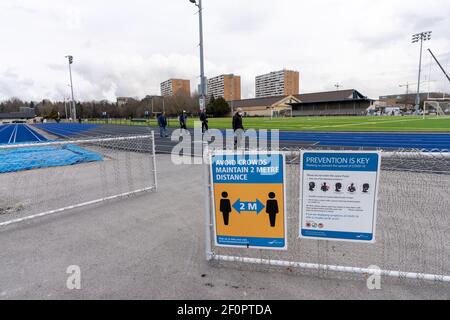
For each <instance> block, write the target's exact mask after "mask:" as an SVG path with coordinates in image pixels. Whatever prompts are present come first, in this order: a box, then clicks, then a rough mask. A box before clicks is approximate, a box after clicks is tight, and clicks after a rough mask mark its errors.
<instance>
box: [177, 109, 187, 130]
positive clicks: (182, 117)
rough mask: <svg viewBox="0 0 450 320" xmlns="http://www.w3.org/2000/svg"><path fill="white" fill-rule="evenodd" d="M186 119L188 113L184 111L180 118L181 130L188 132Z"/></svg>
mask: <svg viewBox="0 0 450 320" xmlns="http://www.w3.org/2000/svg"><path fill="white" fill-rule="evenodd" d="M186 119H187V116H186V111H185V110H183V112H182V113H181V114H180V118H179V120H180V129H184V130H187V127H186Z"/></svg>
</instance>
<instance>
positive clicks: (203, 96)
mask: <svg viewBox="0 0 450 320" xmlns="http://www.w3.org/2000/svg"><path fill="white" fill-rule="evenodd" d="M189 1H190V2H192V3H193V4H195V5H196V6H197V7H198V20H199V34H200V111H203V110H204V109H205V106H206V94H205V92H206V83H205V82H206V81H205V61H204V55H203V12H202V11H203V8H202V0H198V2H197V0H189Z"/></svg>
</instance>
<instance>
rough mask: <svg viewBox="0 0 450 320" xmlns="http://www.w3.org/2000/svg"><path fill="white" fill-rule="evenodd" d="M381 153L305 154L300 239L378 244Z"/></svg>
mask: <svg viewBox="0 0 450 320" xmlns="http://www.w3.org/2000/svg"><path fill="white" fill-rule="evenodd" d="M380 163H381V154H380V152H377V151H374V152H359V151H336V152H335V151H302V152H301V162H300V166H301V170H300V237H302V238H309V239H324V240H335V241H357V242H366V243H367V242H369V243H370V242H375V226H376V212H377V194H378V181H379V175H380V174H379V173H380Z"/></svg>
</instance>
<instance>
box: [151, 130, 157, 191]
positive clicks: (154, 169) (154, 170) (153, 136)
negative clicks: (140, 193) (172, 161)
mask: <svg viewBox="0 0 450 320" xmlns="http://www.w3.org/2000/svg"><path fill="white" fill-rule="evenodd" d="M155 150H156V148H155V131H154V130H152V152H153V177H154V179H155V191H157V190H158V177H157V174H156V151H155Z"/></svg>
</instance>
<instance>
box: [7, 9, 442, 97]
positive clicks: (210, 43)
mask: <svg viewBox="0 0 450 320" xmlns="http://www.w3.org/2000/svg"><path fill="white" fill-rule="evenodd" d="M203 5H204V32H205V58H206V76H207V77H212V76H216V75H219V74H223V73H235V74H238V75H241V76H242V96H243V98H251V97H253V96H254V77H255V76H256V75H258V74H263V73H267V72H270V71H276V70H281V69H283V68H287V69H294V70H298V71H299V72H300V77H301V78H300V86H301V88H300V90H301V92H315V91H326V90H334V84H336V83H340V84H341V85H342V86H343V88H355V89H358V90H360V91H361V92H362V93H363V94H365V95H368V96H370V97H372V98H377V97H378V96H379V95H384V94H392V93H398V92H404V91H405V88H399V84H402V83H406V82H408V81H409V82H417V68H418V58H419V46H418V45H417V44H414V45H413V44H411V35H412V34H413V33H417V32H421V31H428V30H433V39H432V40H431V41H430V42H427V43H426V44H425V46H424V49H427V48H428V47H430V48H432V50H433V49H434V51H435V54H436V55H437V56H438V58H440V59H441V62H442V64H443V65H444V66H445V67H446V68H447V70H449V69H450V1H448V0H429V1H423V0H420V1H419V0H377V1H374V0H340V1H338V0H314V1H313V0H309V1H306V0H305V1H304V0H277V1H274V0H226V1H225V0H203ZM0 43H1V45H0V100H3V99H6V98H10V97H20V98H22V99H27V100H28V99H33V100H41V99H43V98H50V99H59V100H62V99H63V98H64V97H65V96H68V95H69V90H70V89H69V87H68V83H69V77H68V70H67V60H65V58H64V56H65V55H67V54H72V55H73V56H74V64H73V72H74V73H73V78H74V89H75V98H76V99H79V100H90V99H96V100H101V99H109V100H112V101H114V100H115V98H116V97H117V96H135V97H139V98H142V97H144V96H145V95H147V94H159V93H160V90H159V84H160V82H162V81H164V80H166V79H169V78H172V77H176V78H187V79H191V90H192V91H194V90H195V89H196V88H197V83H198V81H199V77H198V74H199V63H198V16H197V15H196V7H194V5H192V4H191V3H190V2H189V1H188V0H165V1H162V0H159V1H156V0H127V1H112V0H77V1H68V0H1V1H0ZM424 53H425V54H424V66H423V72H424V76H423V78H424V79H425V78H427V79H428V77H429V73H430V69H429V65H430V58H429V54H428V53H426V50H424ZM431 79H432V80H437V81H436V82H432V83H431V89H432V90H445V91H447V92H450V85H449V84H448V82H445V81H444V76H443V75H442V74H441V72H440V71H439V70H438V67H437V66H436V65H435V64H433V65H432V68H431ZM427 88H428V85H427V84H425V85H424V90H426V89H427ZM411 90H414V88H411Z"/></svg>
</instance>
